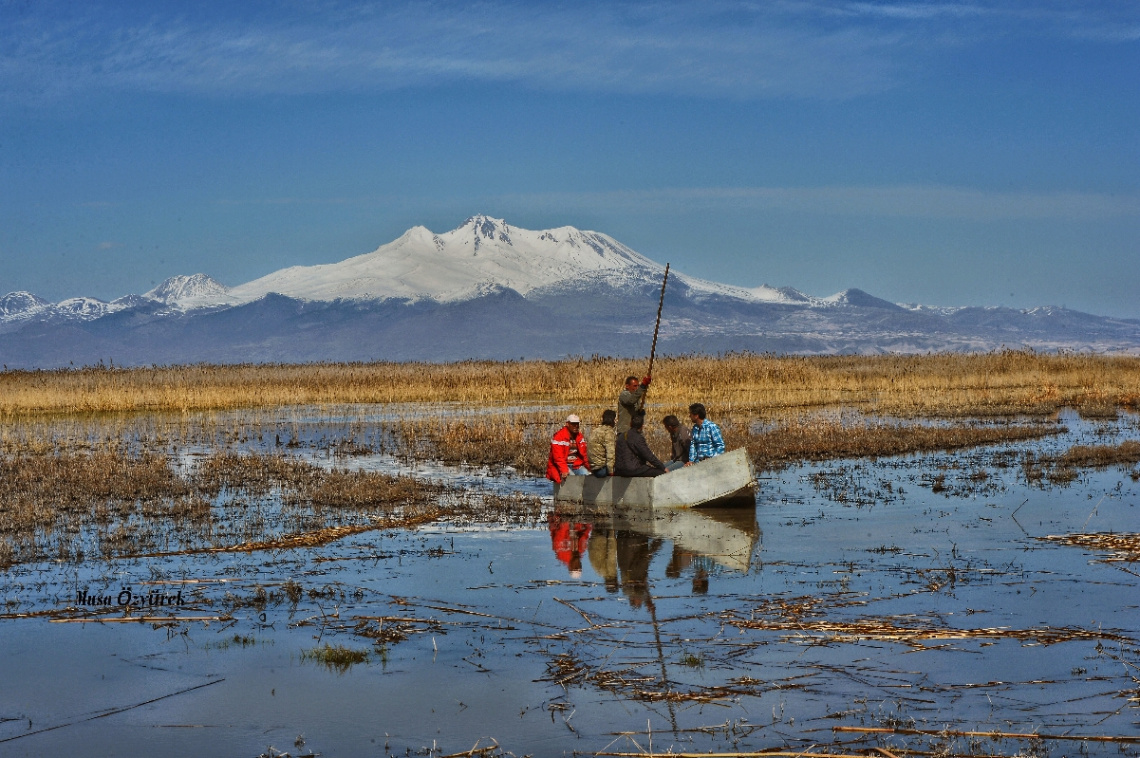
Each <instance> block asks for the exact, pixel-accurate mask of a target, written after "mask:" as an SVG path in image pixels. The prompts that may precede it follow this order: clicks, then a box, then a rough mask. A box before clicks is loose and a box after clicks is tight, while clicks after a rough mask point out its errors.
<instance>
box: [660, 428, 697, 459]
mask: <svg viewBox="0 0 1140 758" xmlns="http://www.w3.org/2000/svg"><path fill="white" fill-rule="evenodd" d="M661 423H662V424H664V425H665V431H667V432H669V439H670V440H672V442H673V454H672V457H670V458H669V462H668V463H666V464H665V470H666V471H676V470H677V469H679V468H683V467H684V465H685V464H686V463H688V462H689V443H690V442H691V441H692V435H691V434H690V433H689V430H688V429H686V428H684V427H683V426H681V421H680V419H678V418H677V417H676V416H666V417H665V418H664V419H662V420H661Z"/></svg>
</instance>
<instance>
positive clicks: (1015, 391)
mask: <svg viewBox="0 0 1140 758" xmlns="http://www.w3.org/2000/svg"><path fill="white" fill-rule="evenodd" d="M644 371H645V362H644V361H643V360H627V359H618V358H599V357H594V358H589V359H584V358H583V359H574V360H563V361H537V360H535V361H506V362H495V361H465V362H459V363H446V364H441V363H316V364H304V365H283V364H269V365H264V364H259V365H252V364H247V365H228V366H215V365H206V364H202V365H194V366H171V367H152V368H135V369H120V368H106V367H97V368H83V369H70V370H57V371H5V372H3V373H0V417H15V416H29V415H41V414H60V413H92V412H122V411H157V410H170V411H179V412H188V411H199V410H210V409H215V410H216V409H229V408H255V407H274V406H283V405H314V404H315V405H320V404H343V403H385V404H396V405H399V404H413V403H415V404H420V403H460V404H465V405H479V406H495V405H508V404H527V405H548V404H559V405H573V406H589V407H605V406H608V405H610V404H611V403H612V402H613V399H614V397H615V396H616V395H617V393H618V391H619V390H620V388H621V384H622V381H623V379H624V378H625V376H627V375H630V374H633V375H641V374H642V373H644ZM651 396H652V398H653V400H654V401H656V402H665V403H671V404H678V405H682V406H686V405H688V404H689V403H691V402H696V401H700V402H704V403H705V404H706V405H710V406H712V407H715V408H719V409H721V410H722V411H723V410H727V409H729V408H734V407H740V408H748V409H780V408H805V407H806V408H819V407H829V406H853V407H859V408H865V409H869V410H871V411H873V412H876V413H881V414H892V415H901V416H964V415H1008V414H1023V413H1036V414H1040V413H1051V412H1053V411H1055V410H1057V409H1058V408H1061V407H1064V406H1072V407H1075V408H1078V409H1085V410H1086V412H1087V413H1088V414H1089V415H1090V416H1095V417H1103V416H1104V415H1106V414H1107V413H1109V412H1111V411H1113V410H1114V409H1116V408H1118V407H1125V408H1131V409H1137V408H1140V358H1136V357H1109V356H1100V355H1091V354H1041V353H1034V352H1026V351H1001V352H994V353H984V354H936V355H925V356H816V357H789V356H775V355H755V354H729V355H725V356H720V357H708V356H680V357H664V358H661V359H660V360H659V361H658V363H657V367H656V371H655V378H654V384H653V386H652V389H651Z"/></svg>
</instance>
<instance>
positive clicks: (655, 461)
mask: <svg viewBox="0 0 1140 758" xmlns="http://www.w3.org/2000/svg"><path fill="white" fill-rule="evenodd" d="M644 426H645V414H643V413H635V414H634V415H633V418H631V419H630V421H629V431H627V432H622V433H621V434H619V435H618V436H617V465H616V466H615V469H616V470H615V472H614V473H615V474H616V475H617V476H660V475H661V474H664V473H665V464H664V463H662V462H661V460H660V459H659V458H658V457H657V456H656V455H654V454H653V451H652V450H650V449H649V445H648V443H646V441H645V437H644V435H642V433H641V429H642V427H644Z"/></svg>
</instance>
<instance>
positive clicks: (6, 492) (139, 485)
mask: <svg viewBox="0 0 1140 758" xmlns="http://www.w3.org/2000/svg"><path fill="white" fill-rule="evenodd" d="M0 503H2V504H3V506H2V507H0V569H2V568H4V567H6V566H9V565H12V564H16V563H24V562H28V561H36V560H44V559H50V558H54V559H57V560H61V561H81V560H83V559H84V558H86V557H87V556H89V555H91V556H98V557H104V558H110V557H115V556H120V557H121V556H137V555H158V554H164V555H165V554H180V553H202V552H223V551H224V552H231V551H235V550H240V551H251V550H264V549H279V548H286V547H312V546H316V545H320V544H324V543H327V542H329V541H331V540H334V539H339V538H341V537H344V536H348V535H350V534H356V533H359V532H362V531H366V530H369V529H378V528H396V527H407V526H414V525H416V524H419V523H424V522H427V521H433V520H437V519H441V518H449V519H452V520H468V521H478V520H482V519H492V520H496V521H498V520H508V519H513V520H515V521H519V520H526V519H528V518H529V519H530V520H535V519H537V518H538V513H539V510H540V502H539V501H538V500H537V499H536V498H526V497H522V496H519V497H513V498H512V497H499V496H492V495H488V496H483V495H482V494H481V493H458V492H455V491H453V490H451V489H449V488H447V487H445V486H443V485H438V484H430V483H425V482H420V481H417V480H414V479H412V478H410V477H399V476H391V475H388V474H382V473H378V472H366V471H352V472H350V471H341V470H326V469H323V468H321V467H318V466H315V465H313V464H310V463H306V462H303V461H299V460H296V459H292V458H289V457H285V456H281V455H267V454H260V455H259V454H248V455H235V454H233V453H231V452H220V453H215V454H213V455H210V456H207V457H205V458H204V459H203V460H201V461H200V462H199V463H198V464H197V466H195V467H193V468H191V469H189V470H187V471H184V472H182V471H179V470H176V469H175V468H174V467H172V465H171V462H170V460H169V459H168V458H167V456H166V455H162V454H158V453H155V452H151V451H147V450H142V451H131V450H128V449H126V448H125V447H112V446H111V445H107V446H105V447H103V448H101V449H97V450H94V451H90V452H76V451H74V450H68V449H56V448H54V447H51V446H44V445H37V446H29V447H25V448H23V449H16V450H13V449H11V446H9V449H8V451H7V452H6V453H4V454H0Z"/></svg>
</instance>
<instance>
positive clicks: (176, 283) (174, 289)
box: [143, 274, 229, 307]
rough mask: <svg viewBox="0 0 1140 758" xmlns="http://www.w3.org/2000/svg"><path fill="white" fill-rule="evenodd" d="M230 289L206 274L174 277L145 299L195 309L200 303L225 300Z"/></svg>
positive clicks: (146, 294) (153, 290)
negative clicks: (195, 305) (194, 306)
mask: <svg viewBox="0 0 1140 758" xmlns="http://www.w3.org/2000/svg"><path fill="white" fill-rule="evenodd" d="M228 291H229V289H228V288H227V287H226V286H225V285H223V284H219V283H218V282H216V281H214V280H213V279H211V278H210V277H208V276H206V275H205V274H193V275H191V276H172V277H170V278H169V279H167V280H166V281H164V282H163V283H162V284H160V285H158V286H157V287H155V288H154V289H152V290H151V291H150V292H145V293H143V297H147V298H150V299H151V300H157V301H158V302H160V303H165V304H167V305H175V306H180V307H185V306H186V305H187V304H189V305H190V307H193V305H194V304H197V303H199V302H210V301H211V300H214V299H218V298H224V297H225V296H226V293H227V292H228Z"/></svg>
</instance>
